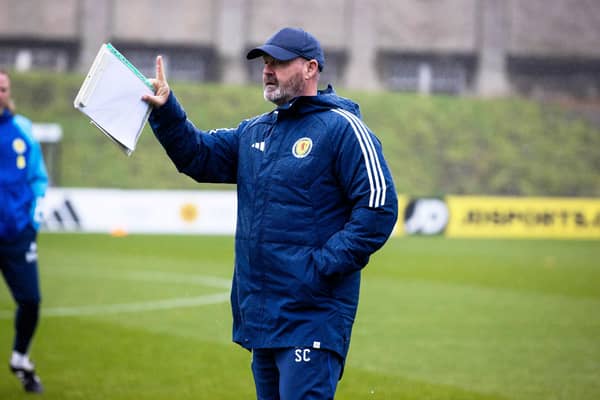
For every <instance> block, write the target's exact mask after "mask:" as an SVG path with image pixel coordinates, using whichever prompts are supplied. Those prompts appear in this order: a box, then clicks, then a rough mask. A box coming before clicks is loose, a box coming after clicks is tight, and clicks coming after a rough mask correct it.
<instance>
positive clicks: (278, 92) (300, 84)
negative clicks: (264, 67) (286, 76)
mask: <svg viewBox="0 0 600 400" xmlns="http://www.w3.org/2000/svg"><path fill="white" fill-rule="evenodd" d="M305 84H306V83H305V82H304V79H302V72H298V73H297V74H296V75H294V76H292V77H291V78H290V80H289V82H287V84H285V85H282V84H281V83H279V84H278V86H277V89H275V90H274V91H267V89H266V87H265V89H264V90H263V97H264V98H265V100H266V101H270V102H271V103H275V104H277V105H278V106H280V105H283V104H285V103H287V102H289V101H290V100H292V99H293V98H294V97H298V96H300V94H302V93H303V92H304V87H305Z"/></svg>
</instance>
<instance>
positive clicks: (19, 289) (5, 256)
mask: <svg viewBox="0 0 600 400" xmlns="http://www.w3.org/2000/svg"><path fill="white" fill-rule="evenodd" d="M36 236H37V232H36V231H35V230H34V229H33V228H32V227H27V228H26V229H25V230H24V231H23V232H21V233H20V234H19V235H18V237H17V238H15V239H14V240H11V241H5V240H0V270H2V275H3V276H4V280H5V281H6V284H7V285H8V287H9V289H10V292H11V293H12V296H13V298H14V299H15V301H16V302H17V303H39V302H40V286H39V278H38V263H37V243H36Z"/></svg>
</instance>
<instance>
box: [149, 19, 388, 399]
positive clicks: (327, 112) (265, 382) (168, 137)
mask: <svg viewBox="0 0 600 400" xmlns="http://www.w3.org/2000/svg"><path fill="white" fill-rule="evenodd" d="M257 57H263V59H264V69H263V83H264V97H265V99H266V100H268V101H271V102H273V103H275V104H276V105H277V108H276V109H275V110H273V111H271V112H269V113H266V114H263V115H260V116H257V117H254V118H251V119H248V120H245V121H243V122H241V123H240V124H239V125H238V127H237V128H233V129H216V130H212V131H209V132H203V131H201V130H198V129H196V128H195V127H194V126H193V125H192V123H191V122H189V121H188V120H187V117H186V114H185V112H184V111H183V109H182V108H181V106H180V105H179V103H178V102H177V99H176V98H175V95H174V94H173V93H172V92H171V91H170V89H169V86H168V84H167V82H166V79H165V75H164V72H163V65H162V59H161V57H160V56H159V57H158V58H157V79H155V80H153V83H154V86H155V89H156V94H155V96H145V97H144V100H145V101H147V102H149V103H150V104H152V105H153V106H154V110H153V112H152V114H151V116H150V124H151V126H152V129H153V131H154V133H155V135H156V137H157V138H158V140H159V141H160V143H161V144H162V145H163V147H164V148H165V150H166V152H167V154H168V155H169V157H170V158H171V159H172V160H173V162H174V164H175V166H176V167H177V169H178V170H179V171H180V172H183V173H185V174H187V175H189V176H190V177H192V178H194V179H195V180H197V181H199V182H221V183H236V184H237V192H238V215H237V231H236V241H235V272H234V276H233V284H232V290H231V307H232V312H233V340H234V341H235V342H236V343H239V344H240V345H241V346H243V347H245V348H247V349H249V350H251V351H252V372H253V374H254V380H255V384H256V392H257V397H258V398H259V399H286V400H291V399H298V400H300V399H303V400H306V399H332V398H333V397H334V394H335V390H336V386H337V381H338V380H339V379H340V378H341V374H342V369H343V365H344V361H345V358H346V355H347V353H348V347H349V345H350V333H351V330H352V324H353V322H354V318H355V315H356V309H357V305H358V295H359V285H360V271H361V269H362V268H363V267H365V266H366V265H367V262H368V261H369V256H370V255H371V254H372V253H373V252H375V251H376V250H377V249H379V248H380V247H381V246H382V245H383V244H384V243H385V241H386V240H387V238H388V237H389V235H390V234H391V232H392V230H393V227H394V224H395V222H396V217H397V198H396V192H395V189H394V184H393V182H392V177H391V175H390V171H389V169H388V166H387V165H386V162H385V160H384V157H383V153H382V150H381V144H380V142H379V140H378V139H377V138H376V137H375V135H373V133H371V132H370V131H369V129H368V128H367V127H366V126H365V124H364V123H363V122H362V121H361V119H360V113H359V109H358V105H356V104H355V103H353V102H352V101H350V100H348V99H345V98H342V97H339V96H337V95H336V94H335V93H334V91H333V88H331V86H330V87H328V88H327V89H326V90H324V91H318V90H317V84H318V79H319V73H320V71H321V70H322V69H323V67H324V65H325V59H324V56H323V51H322V50H321V46H320V44H319V42H318V41H317V39H316V38H314V37H313V36H312V35H310V34H309V33H307V32H305V31H303V30H301V29H292V28H285V29H282V30H281V31H279V32H277V33H276V34H275V35H273V36H272V37H271V38H269V39H268V40H267V42H266V43H265V44H264V45H263V46H260V47H257V48H255V49H253V50H251V51H250V52H249V53H248V55H247V58H248V59H252V58H257Z"/></svg>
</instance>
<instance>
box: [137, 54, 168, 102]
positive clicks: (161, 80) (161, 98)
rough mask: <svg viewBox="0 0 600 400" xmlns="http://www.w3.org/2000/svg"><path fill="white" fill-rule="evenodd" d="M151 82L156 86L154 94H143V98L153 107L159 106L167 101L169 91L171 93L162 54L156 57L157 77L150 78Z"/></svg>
mask: <svg viewBox="0 0 600 400" xmlns="http://www.w3.org/2000/svg"><path fill="white" fill-rule="evenodd" d="M150 83H152V86H154V96H151V95H144V96H142V100H144V101H145V102H147V103H148V104H150V105H151V106H152V107H155V108H158V107H160V106H162V105H163V104H165V103H166V102H167V99H168V98H169V93H171V89H170V88H169V84H168V83H167V78H166V77H165V68H164V65H163V59H162V56H158V57H156V79H150Z"/></svg>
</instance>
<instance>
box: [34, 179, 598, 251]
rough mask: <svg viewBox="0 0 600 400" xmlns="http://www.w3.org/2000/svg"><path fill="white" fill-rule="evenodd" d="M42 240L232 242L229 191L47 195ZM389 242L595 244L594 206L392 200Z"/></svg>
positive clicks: (587, 201)
mask: <svg viewBox="0 0 600 400" xmlns="http://www.w3.org/2000/svg"><path fill="white" fill-rule="evenodd" d="M41 207H42V213H43V215H44V220H43V224H42V229H43V230H44V231H47V232H90V233H110V234H113V235H126V234H128V233H149V234H158V233H164V234H211V235H233V234H234V233H235V217H236V207H237V200H236V194H235V192H234V191H176V190H174V191H160V190H117V189H81V188H51V189H49V191H48V193H47V195H46V198H45V199H44V201H43V202H42V204H41ZM399 211H400V212H399V215H400V217H399V218H398V224H397V225H396V228H395V230H394V235H395V236H403V235H443V236H445V237H448V238H554V239H595V240H600V198H550V197H536V198H534V197H529V198H528V197H491V196H451V195H449V196H445V197H442V198H410V197H408V196H405V195H400V196H399Z"/></svg>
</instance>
